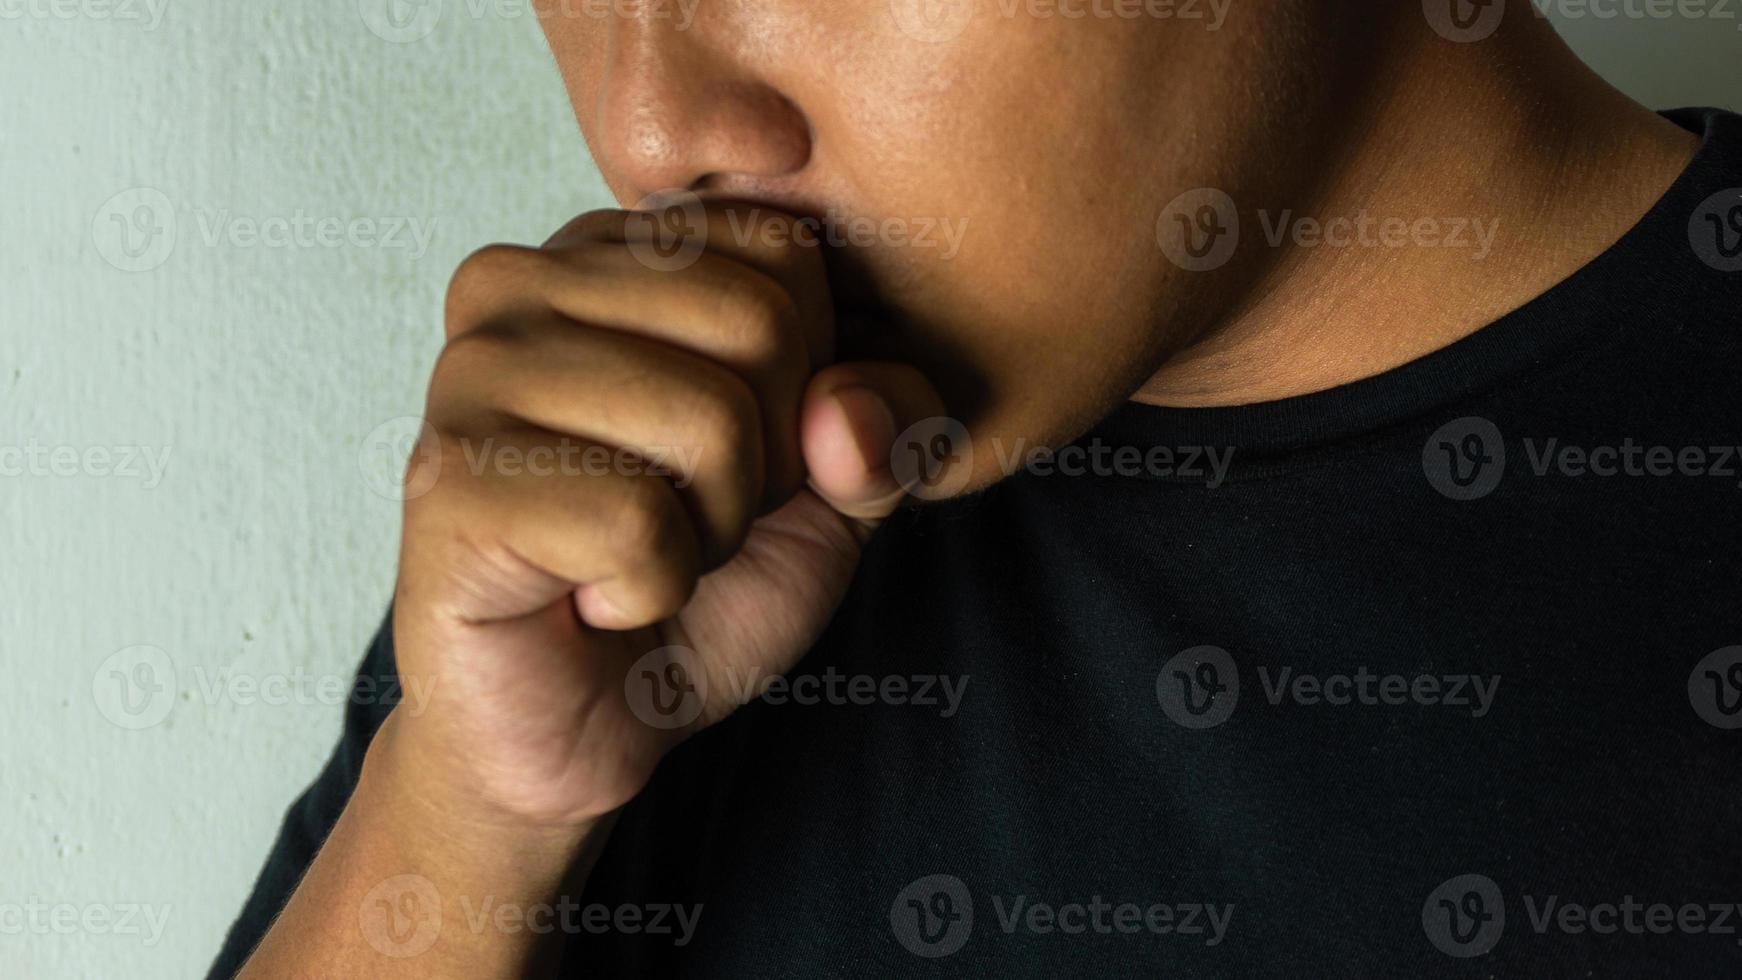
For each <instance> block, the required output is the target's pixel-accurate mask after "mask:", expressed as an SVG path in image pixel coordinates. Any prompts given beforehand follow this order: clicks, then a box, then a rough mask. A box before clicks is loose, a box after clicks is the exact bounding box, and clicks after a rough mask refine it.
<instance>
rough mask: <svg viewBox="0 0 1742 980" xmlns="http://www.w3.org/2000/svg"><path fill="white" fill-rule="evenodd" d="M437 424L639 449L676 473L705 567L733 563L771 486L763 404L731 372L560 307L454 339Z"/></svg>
mask: <svg viewBox="0 0 1742 980" xmlns="http://www.w3.org/2000/svg"><path fill="white" fill-rule="evenodd" d="M430 404H431V405H432V406H435V407H432V410H431V413H432V415H431V419H430V421H431V423H432V424H434V425H436V426H437V427H438V428H439V429H442V430H444V431H456V432H462V433H479V432H489V431H492V430H495V429H499V428H504V427H509V426H508V424H507V423H508V422H517V423H520V424H524V425H530V426H533V427H537V428H541V429H547V430H550V431H553V432H558V433H562V434H566V435H570V436H574V437H577V438H579V439H582V440H586V441H590V442H596V443H599V444H601V445H605V446H610V447H613V448H621V449H628V450H632V451H634V452H635V453H637V454H639V455H640V456H641V457H642V458H643V459H645V460H647V461H648V462H649V463H650V464H652V465H653V466H654V467H656V468H658V469H660V470H661V472H664V473H668V474H669V475H670V478H671V481H672V483H673V485H674V487H675V488H676V489H677V490H678V491H679V492H680V499H681V500H682V501H683V502H684V504H685V506H686V507H687V509H688V510H689V512H690V514H691V515H692V517H693V518H694V520H695V523H696V529H697V533H698V535H699V537H700V541H701V546H702V557H703V563H704V565H705V567H708V568H713V567H717V566H718V565H720V564H723V563H724V562H725V561H726V560H727V559H729V558H730V557H731V556H732V555H733V554H735V553H736V552H737V551H738V549H739V547H740V546H742V544H743V541H744V536H745V534H746V533H748V529H749V526H750V522H751V521H752V520H753V519H754V518H755V516H756V514H757V509H758V502H759V501H760V499H761V495H762V489H763V479H762V478H763V472H764V465H763V447H762V435H761V419H760V410H759V409H758V407H757V403H756V398H755V395H754V394H753V393H752V392H751V390H750V388H749V387H748V386H747V385H745V383H744V382H743V381H742V380H741V379H740V378H738V376H737V375H735V374H733V373H732V372H731V371H728V370H726V369H725V368H723V367H721V366H720V365H718V364H715V363H713V362H711V361H706V360H703V359H702V358H700V357H697V356H695V355H693V354H689V353H687V352H685V351H682V350H678V349H676V348H673V347H670V346H668V345H665V344H661V343H658V342H656V341H650V340H645V339H642V338H640V337H636V336H633V335H630V334H624V333H618V332H614V331H610V330H599V329H593V328H589V327H581V326H577V325H575V324H573V323H570V322H567V321H565V320H562V319H561V318H560V317H557V316H556V315H555V314H549V313H547V314H545V315H544V316H543V317H540V318H537V319H532V320H523V321H520V322H517V323H515V324H513V325H497V326H492V327H482V328H479V329H475V330H471V331H468V332H466V333H464V334H462V335H460V336H459V337H456V338H455V339H454V340H453V341H451V342H450V343H449V344H448V346H447V348H446V349H445V350H444V351H443V352H442V356H441V360H440V362H438V364H437V366H436V371H435V375H434V378H433V380H432V381H431V387H430Z"/></svg>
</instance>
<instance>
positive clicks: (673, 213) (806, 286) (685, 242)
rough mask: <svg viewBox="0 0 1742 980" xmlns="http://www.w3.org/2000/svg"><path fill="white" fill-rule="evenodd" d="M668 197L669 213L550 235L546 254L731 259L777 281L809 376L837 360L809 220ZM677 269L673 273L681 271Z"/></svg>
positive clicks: (825, 281) (630, 214)
mask: <svg viewBox="0 0 1742 980" xmlns="http://www.w3.org/2000/svg"><path fill="white" fill-rule="evenodd" d="M668 198H669V200H670V201H671V203H670V204H669V205H668V206H666V207H663V208H657V209H654V210H648V211H593V212H589V213H587V214H583V215H580V216H579V217H577V218H575V219H574V220H572V221H570V222H569V223H568V224H567V225H564V226H563V227H562V229H560V230H559V231H558V232H557V233H556V234H555V235H552V236H551V238H550V240H549V241H548V242H546V243H545V247H546V248H552V249H559V250H560V249H568V248H574V247H577V246H580V245H584V244H588V243H610V244H624V243H629V242H645V241H647V240H649V239H650V238H653V239H654V240H658V241H663V242H665V244H666V245H667V246H668V247H677V246H678V245H680V244H681V245H682V247H684V248H685V249H689V250H695V251H696V253H697V254H698V256H699V255H702V254H711V255H718V256H725V257H728V258H731V259H734V260H736V261H738V262H741V263H743V264H744V265H746V266H749V267H750V268H752V269H755V270H757V271H758V272H761V273H762V274H763V275H766V276H768V277H769V278H771V279H773V280H774V281H775V282H778V283H779V284H780V285H781V286H782V287H783V288H784V289H785V290H786V292H787V294H788V295H790V296H791V297H792V300H793V303H794V305H795V307H796V309H797V310H798V314H799V323H800V325H801V326H802V328H803V336H804V339H805V347H806V353H807V356H808V357H809V361H810V366H811V369H812V370H813V371H814V370H816V369H818V368H821V367H823V366H824V365H826V364H828V363H830V362H831V361H833V360H834V351H835V313H834V300H833V298H832V296H831V295H830V290H829V278H828V268H827V261H826V257H825V255H824V251H823V249H824V246H823V241H822V239H821V237H820V236H819V235H818V233H817V232H818V228H817V225H816V223H815V222H814V221H809V220H807V219H803V218H798V217H795V216H793V215H790V214H786V213H784V212H781V211H776V210H774V209H773V208H767V207H763V206H761V205H756V204H746V203H740V202H731V201H726V202H708V203H704V202H702V201H701V199H700V198H698V197H696V196H695V195H694V194H689V193H687V192H680V193H677V194H674V195H668ZM674 239H675V240H674ZM632 254H634V253H633V252H632ZM660 265H661V266H664V263H660ZM682 265H683V264H682V263H679V268H677V269H675V270H674V271H682Z"/></svg>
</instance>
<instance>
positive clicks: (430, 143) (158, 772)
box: [0, 0, 1742, 980]
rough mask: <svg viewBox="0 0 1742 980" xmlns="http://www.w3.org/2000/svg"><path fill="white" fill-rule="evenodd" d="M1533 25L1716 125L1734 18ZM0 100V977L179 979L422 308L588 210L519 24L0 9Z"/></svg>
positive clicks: (388, 543)
mask: <svg viewBox="0 0 1742 980" xmlns="http://www.w3.org/2000/svg"><path fill="white" fill-rule="evenodd" d="M826 2H842V0H826ZM390 4H392V5H391V6H390ZM1569 9H1572V8H1569ZM1605 9H1620V8H1619V7H1618V6H1616V5H1609V6H1606V7H1605ZM401 15H403V16H401ZM1738 16H1742V15H1738ZM407 17H409V19H406V18H407ZM1562 19H1563V20H1564V21H1565V23H1564V24H1563V26H1564V28H1565V31H1566V33H1567V35H1568V37H1569V38H1570V39H1571V40H1572V41H1573V42H1574V43H1575V45H1576V46H1577V47H1579V48H1580V49H1581V51H1583V52H1585V53H1586V54H1587V55H1588V56H1589V57H1590V58H1591V59H1592V60H1593V61H1594V63H1595V64H1596V65H1597V67H1598V68H1599V69H1601V70H1602V71H1604V72H1605V73H1606V74H1608V75H1609V76H1610V77H1611V78H1613V79H1614V80H1616V81H1617V82H1618V83H1619V84H1621V85H1622V87H1624V88H1626V89H1628V90H1629V91H1631V92H1632V93H1634V94H1635V95H1636V96H1638V97H1640V98H1641V99H1643V100H1644V101H1646V102H1648V103H1651V104H1654V105H1660V106H1668V105H1672V104H1689V103H1704V104H1714V103H1716V104H1728V105H1730V106H1731V107H1732V108H1735V107H1738V105H1739V100H1742V33H1739V32H1738V28H1739V27H1742V24H1739V23H1738V21H1737V20H1735V19H1699V20H1689V19H1685V18H1671V19H1666V20H1652V19H1644V18H1629V17H1625V16H1623V17H1615V18H1606V19H1599V18H1597V17H1595V16H1586V17H1583V18H1580V19H1572V20H1566V19H1565V18H1564V17H1563V18H1562ZM0 89H3V90H4V91H5V93H6V94H5V96H4V98H3V99H0V451H5V450H8V449H9V450H10V451H11V456H10V457H7V458H6V459H10V460H12V461H13V466H12V467H11V469H12V470H13V471H16V470H19V469H20V464H22V470H23V471H22V472H11V475H0V662H3V663H4V665H5V668H4V669H5V675H4V676H5V678H6V680H5V683H4V684H0V976H3V977H9V978H49V977H53V978H61V977H89V978H112V977H131V978H138V980H157V978H171V977H190V976H196V975H200V974H202V972H203V970H204V968H205V966H206V965H207V963H208V961H209V959H210V957H211V955H212V954H213V952H214V950H215V949H216V947H217V944H218V942H219V939H220V937H221V935H222V933H223V930H224V929H225V927H226V926H227V925H228V923H229V921H230V919H231V917H232V916H233V914H234V913H235V911H236V909H237V908H238V906H239V904H240V902H241V900H242V897H243V895H244V894H245V892H246V889H247V888H248V885H249V883H250V882H251V880H252V878H253V876H254V874H255V872H256V870H257V868H258V866H259V862H260V860H261V857H262V855H263V853H264V851H265V848H266V846H267V844H268V842H269V840H270V839H271V836H272V834H273V833H274V831H275V829H276V825H277V822H278V819H279V817H280V815H281V813H282V811H283V808H284V806H285V805H286V803H287V802H288V801H289V800H290V799H291V798H292V797H293V796H294V795H295V793H296V792H297V791H298V790H299V789H300V788H301V787H302V786H303V785H304V784H305V783H306V782H307V781H308V779H309V778H310V777H311V776H312V775H313V774H314V773H315V772H316V770H317V768H318V767H319V765H320V763H321V761H322V760H323V758H324V756H325V754H326V753H327V751H328V749H329V748H330V746H331V743H332V741H333V738H334V737H335V735H336V733H337V730H338V723H339V716H340V713H341V711H342V707H343V704H342V699H343V697H344V685H345V682H346V680H347V679H348V677H349V675H350V672H351V670H352V668H353V666H354V664H355V662H356V660H357V658H358V657H359V655H360V653H361V651H362V649H363V646H364V644H365V643H366V641H367V640H368V638H369V636H370V635H371V633H372V631H373V630H374V628H375V626H376V624H377V620H378V619H379V617H380V615H381V613H382V610H383V608H384V605H385V603H386V600H387V597H388V595H389V593H390V591H391V586H392V576H393V553H394V544H395V538H396V534H397V526H396V525H397V510H398V508H397V504H396V503H395V501H393V500H392V499H391V493H390V490H389V489H388V488H389V487H390V480H391V475H392V471H393V468H394V467H395V465H396V463H397V459H398V458H399V456H400V455H401V454H402V452H403V448H404V442H403V440H404V438H405V436H406V426H405V424H404V422H403V419H404V417H406V416H410V415H413V414H415V413H416V412H417V411H418V409H419V406H420V403H421V392H422V386H423V381H424V378H425V376H426V374H427V372H428V370H429V367H430V365H431V362H432V360H433V358H434V355H435V353H436V350H437V347H438V339H439V332H440V328H439V310H440V301H441V295H442V289H443V286H444V283H445V280H446V277H447V275H448V273H449V272H450V271H451V270H452V268H453V267H454V265H455V264H456V263H457V262H458V261H459V259H460V258H461V257H462V256H463V255H464V254H465V253H466V252H468V251H470V250H471V249H472V248H473V247H475V246H476V245H478V244H481V243H483V242H486V241H491V240H504V239H506V240H522V241H524V240H540V239H542V237H543V235H544V234H546V233H548V231H550V230H551V229H553V228H554V227H555V226H556V225H557V224H559V223H560V222H561V221H562V220H563V219H566V218H567V217H568V216H570V215H573V214H575V213H577V212H579V211H582V210H586V209H588V208H591V207H597V206H601V205H604V204H606V203H608V202H607V196H606V194H605V192H604V190H603V187H602V185H601V184H600V182H599V180H598V178H597V175H596V174H594V173H593V172H592V170H591V167H590V165H589V163H588V161H587V158H586V156H585V150H584V148H583V146H582V144H581V142H580V139H579V135H578V133H577V132H576V131H575V127H574V123H573V121H572V119H571V117H570V115H569V112H568V107H567V105H566V103H565V101H564V97H563V93H562V90H561V86H560V84H559V81H558V79H557V76H556V73H555V71H554V68H553V67H552V65H551V64H550V63H549V59H548V57H547V55H546V53H545V52H544V50H543V47H542V42H541V39H540V37H539V33H538V28H537V24H536V22H535V21H534V19H533V18H532V17H531V15H530V13H529V11H528V4H527V3H526V2H525V0H500V2H498V0H490V2H484V0H424V2H423V3H421V4H410V5H404V4H400V3H396V2H394V0H297V2H295V3H265V4H262V3H223V2H218V0H0ZM395 420H400V421H395ZM6 459H0V463H5V462H6Z"/></svg>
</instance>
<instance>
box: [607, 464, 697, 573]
mask: <svg viewBox="0 0 1742 980" xmlns="http://www.w3.org/2000/svg"><path fill="white" fill-rule="evenodd" d="M686 519H687V518H686V516H685V514H684V513H683V508H682V506H681V505H679V503H678V501H677V498H676V497H675V496H674V495H673V494H672V492H671V491H670V490H669V489H667V488H666V487H665V486H664V485H663V483H662V482H661V481H658V480H653V479H639V478H638V479H634V480H631V481H630V482H629V491H628V492H627V493H626V494H625V495H624V498H623V502H622V504H621V505H620V506H619V507H618V508H617V509H616V513H614V514H613V515H612V517H611V533H610V540H611V550H612V553H613V554H614V555H616V556H617V560H618V561H619V562H622V563H625V564H626V565H629V566H638V565H641V564H643V563H645V562H648V561H650V560H653V559H658V558H664V559H668V560H670V559H679V558H681V557H682V555H683V552H684V549H683V547H682V542H683V530H684V522H685V521H686Z"/></svg>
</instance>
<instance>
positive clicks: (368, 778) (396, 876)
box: [240, 716, 610, 980]
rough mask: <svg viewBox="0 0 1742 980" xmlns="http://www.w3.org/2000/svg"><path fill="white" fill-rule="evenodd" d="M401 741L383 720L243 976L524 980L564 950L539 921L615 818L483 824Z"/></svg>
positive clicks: (582, 870)
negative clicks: (427, 774) (555, 947)
mask: <svg viewBox="0 0 1742 980" xmlns="http://www.w3.org/2000/svg"><path fill="white" fill-rule="evenodd" d="M403 741H404V740H403V733H402V732H401V730H400V726H399V725H398V724H397V723H396V718H395V717H394V716H390V717H389V718H388V720H387V722H386V723H385V724H383V726H382V728H381V730H380V732H379V733H378V734H377V736H376V738H375V741H374V743H373V744H372V745H371V747H370V749H369V753H368V756H367V758H366V760H365V763H364V767H363V773H362V775H361V778H360V779H359V781H358V785H357V790H356V792H355V793H354V794H353V795H352V797H351V800H350V802H349V803H348V804H347V805H346V807H345V810H344V813H343V814H342V815H341V816H340V818H339V821H338V823H337V824H336V825H335V826H334V828H333V832H332V834H331V835H330V836H329V837H328V839H327V841H326V843H325V844H324V845H323V846H322V848H321V850H320V853H319V855H318V856H317V857H316V858H315V860H314V862H313V863H312V864H311V865H310V867H309V870H308V873H307V874H306V875H305V876H304V878H303V880H302V882H301V884H299V885H298V886H297V889H296V892H295V893H294V894H293V895H292V897H291V899H290V901H289V903H288V904H287V905H286V906H285V908H284V911H283V912H282V914H280V916H279V917H278V919H277V921H276V922H274V923H273V925H272V928H271V929H270V931H269V932H268V933H267V935H266V937H265V938H264V939H263V940H262V941H261V944H260V946H259V948H258V949H256V950H255V952H254V954H253V956H252V957H251V958H250V959H249V961H248V963H247V965H246V966H245V967H244V968H243V970H242V972H241V974H240V976H241V977H242V978H245V980H263V978H292V977H295V978H304V977H333V976H368V977H372V978H380V980H392V978H394V977H408V978H409V977H416V978H419V980H422V978H428V977H447V976H454V977H467V978H478V980H490V978H510V977H513V978H520V977H526V976H529V975H532V974H534V972H535V971H536V969H537V967H538V966H539V964H540V960H541V957H543V956H545V955H547V954H548V953H549V952H550V951H551V945H550V944H552V943H553V942H560V936H559V935H557V934H555V933H553V928H552V924H553V923H552V919H551V916H550V914H549V913H548V910H549V909H550V908H551V907H552V906H553V905H554V904H555V901H556V899H557V897H558V895H559V893H560V892H561V891H562V890H564V888H565V887H568V888H575V887H577V886H578V883H579V882H581V881H583V880H584V878H585V875H586V873H587V871H588V870H590V865H591V861H592V859H593V857H594V856H595V855H596V853H597V851H598V846H599V845H600V844H601V843H602V842H603V839H604V837H605V835H606V834H608V833H609V823H610V821H609V820H608V819H606V820H600V821H596V822H594V823H592V824H590V825H587V826H584V827H560V828H558V827H531V826H527V825H524V824H519V823H515V822H512V821H506V820H501V819H497V818H495V817H494V815H491V816H485V815H483V814H482V813H481V812H480V811H479V810H478V809H476V808H475V807H474V806H472V805H471V804H470V801H464V800H459V799H455V798H452V797H453V794H452V793H450V792H449V791H448V790H445V789H443V788H442V787H441V785H440V784H439V782H437V781H434V780H429V779H426V778H421V776H420V771H421V770H423V769H424V768H426V767H425V766H424V765H422V764H421V763H419V762H418V761H417V759H416V755H415V753H414V752H411V751H408V750H407V749H406V746H405V745H404V744H403ZM540 910H546V911H544V912H543V914H540Z"/></svg>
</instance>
